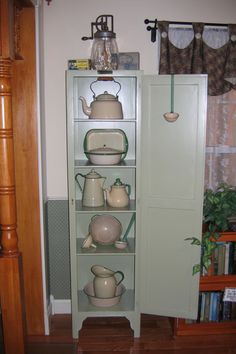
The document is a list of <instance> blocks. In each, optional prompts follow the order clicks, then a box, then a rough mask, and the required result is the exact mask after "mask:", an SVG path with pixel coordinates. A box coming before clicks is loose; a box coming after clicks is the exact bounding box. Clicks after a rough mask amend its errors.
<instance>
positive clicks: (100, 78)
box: [90, 77, 121, 99]
mask: <svg viewBox="0 0 236 354" xmlns="http://www.w3.org/2000/svg"><path fill="white" fill-rule="evenodd" d="M98 81H114V82H115V83H116V84H117V85H119V90H118V91H117V93H116V97H118V93H119V92H120V90H121V84H120V83H119V82H118V81H116V80H115V79H114V78H112V77H111V78H110V77H99V78H98V79H97V80H95V81H93V82H91V84H90V90H91V91H92V93H93V98H94V99H95V97H96V95H95V92H94V91H93V89H92V86H93V84H95V83H96V82H98Z"/></svg>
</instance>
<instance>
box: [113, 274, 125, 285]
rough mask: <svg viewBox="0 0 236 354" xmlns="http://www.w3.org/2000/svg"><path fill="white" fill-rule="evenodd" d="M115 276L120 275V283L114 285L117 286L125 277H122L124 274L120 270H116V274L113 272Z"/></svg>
mask: <svg viewBox="0 0 236 354" xmlns="http://www.w3.org/2000/svg"><path fill="white" fill-rule="evenodd" d="M115 274H120V275H121V279H120V281H118V283H116V286H118V285H119V284H120V283H121V282H122V280H123V279H124V277H125V276H124V273H123V272H121V271H120V270H117V271H116V272H114V275H115Z"/></svg>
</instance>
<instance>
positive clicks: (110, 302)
mask: <svg viewBox="0 0 236 354" xmlns="http://www.w3.org/2000/svg"><path fill="white" fill-rule="evenodd" d="M125 290H126V289H125V287H124V285H123V284H119V285H118V286H117V289H116V296H114V297H111V298H108V299H101V298H99V297H96V296H95V293H94V287H93V281H91V282H89V283H88V284H87V285H85V287H84V293H85V294H86V295H87V296H88V299H89V301H90V303H91V304H92V305H94V306H97V307H111V306H114V305H116V304H118V303H119V301H120V299H121V296H122V295H123V294H124V292H125Z"/></svg>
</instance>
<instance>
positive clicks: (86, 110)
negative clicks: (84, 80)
mask: <svg viewBox="0 0 236 354" xmlns="http://www.w3.org/2000/svg"><path fill="white" fill-rule="evenodd" d="M79 99H80V100H81V102H82V109H83V112H84V114H86V115H87V116H90V114H91V112H92V109H91V107H89V106H88V105H87V102H86V100H85V98H84V97H83V96H80V97H79Z"/></svg>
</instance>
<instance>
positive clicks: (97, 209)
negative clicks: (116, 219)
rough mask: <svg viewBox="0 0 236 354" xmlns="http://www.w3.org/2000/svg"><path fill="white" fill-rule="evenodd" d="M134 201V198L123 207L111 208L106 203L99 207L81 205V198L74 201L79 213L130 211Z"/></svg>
mask: <svg viewBox="0 0 236 354" xmlns="http://www.w3.org/2000/svg"><path fill="white" fill-rule="evenodd" d="M135 210H136V203H135V200H131V201H130V203H129V205H128V206H127V207H125V208H112V207H110V206H108V205H104V206H100V207H85V206H82V201H81V200H76V202H75V211H76V212H80V213H95V214H96V213H119V212H121V213H130V212H135Z"/></svg>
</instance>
